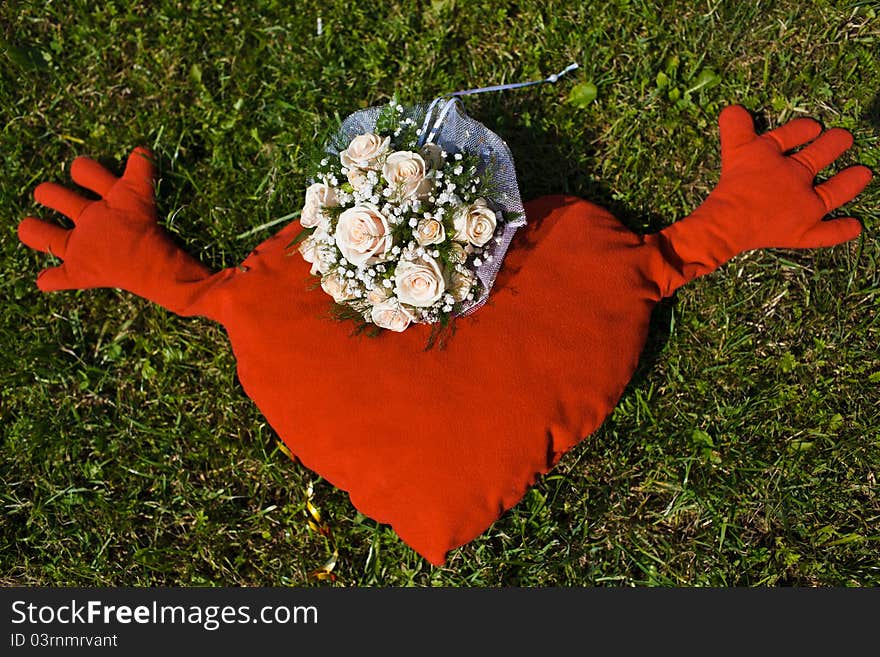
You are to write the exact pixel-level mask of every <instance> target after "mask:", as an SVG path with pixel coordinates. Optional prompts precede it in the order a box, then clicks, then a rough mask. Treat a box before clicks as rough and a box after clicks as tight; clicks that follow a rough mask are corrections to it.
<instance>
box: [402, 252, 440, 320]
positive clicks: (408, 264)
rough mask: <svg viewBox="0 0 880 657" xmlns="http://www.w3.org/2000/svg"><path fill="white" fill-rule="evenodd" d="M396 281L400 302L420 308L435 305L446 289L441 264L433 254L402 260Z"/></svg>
mask: <svg viewBox="0 0 880 657" xmlns="http://www.w3.org/2000/svg"><path fill="white" fill-rule="evenodd" d="M394 282H395V284H396V285H397V298H398V299H400V302H401V303H406V304H409V305H411V306H417V307H420V308H424V307H426V306H432V305H434V304H435V303H436V302H437V300H438V299H439V298H440V297H441V296H443V292H444V291H445V290H446V283H445V282H444V280H443V272H442V271H441V270H440V264H439V263H438V262H437V261H436V260H434V258H432V257H431V256H423V257H422V258H419V259H418V260H403V261H401V262H400V264H398V265H397V269H395V271H394Z"/></svg>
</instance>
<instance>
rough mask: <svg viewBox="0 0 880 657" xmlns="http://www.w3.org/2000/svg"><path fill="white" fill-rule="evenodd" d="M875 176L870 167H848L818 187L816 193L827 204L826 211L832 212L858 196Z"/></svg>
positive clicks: (859, 165) (858, 165)
mask: <svg viewBox="0 0 880 657" xmlns="http://www.w3.org/2000/svg"><path fill="white" fill-rule="evenodd" d="M873 175H874V174H872V173H871V170H870V169H869V168H868V167H866V166H862V165H861V164H857V165H855V166H852V167H847V168H846V169H844V170H843V171H841V172H840V173H838V174H837V175H836V176H832V177H831V178H829V179H828V180H826V181H825V182H823V183H822V184H821V185H816V193H817V194H818V195H819V196H820V198H821V199H822V201H823V202H824V203H825V209H826V210H827V211H828V212H831V211H832V210H834V209H835V208H839V207H840V206H841V205H843V204H844V203H849V202H850V201H852V200H853V199H854V198H855V197H856V196H858V195H859V194H860V193H861V191H862V190H863V189H864V188H865V187H866V186H867V185H868V183H869V182H871V178H872V177H873Z"/></svg>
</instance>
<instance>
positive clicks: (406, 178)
mask: <svg viewBox="0 0 880 657" xmlns="http://www.w3.org/2000/svg"><path fill="white" fill-rule="evenodd" d="M425 169H426V167H425V160H423V159H422V156H421V155H419V154H418V153H413V152H412V151H395V152H394V153H392V154H391V155H389V156H388V159H387V160H385V164H384V165H383V166H382V176H383V177H384V178H385V180H387V181H388V182H389V183H391V184H392V185H394V186H395V187H396V188H397V189H398V191H399V193H400V196H401V197H403V198H408V197H410V196H415V195H416V193H418V192H419V191H420V187H422V188H423V187H424V185H423V181H424V180H425ZM422 191H424V189H423V190H422Z"/></svg>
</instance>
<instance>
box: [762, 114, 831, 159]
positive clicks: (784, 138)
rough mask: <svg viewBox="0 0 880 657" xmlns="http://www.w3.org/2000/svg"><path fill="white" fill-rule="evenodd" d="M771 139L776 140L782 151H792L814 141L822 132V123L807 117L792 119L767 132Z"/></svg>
mask: <svg viewBox="0 0 880 657" xmlns="http://www.w3.org/2000/svg"><path fill="white" fill-rule="evenodd" d="M765 134H766V135H767V136H768V137H769V138H770V139H772V140H773V141H775V142H776V145H777V146H779V150H780V151H781V152H783V153H784V152H785V151H790V150H791V149H792V148H797V147H798V146H801V145H802V144H806V143H807V142H808V141H813V140H814V139H815V138H816V137H818V136H819V135H820V134H822V124H821V123H819V122H818V121H816V120H815V119H809V118H806V117H803V118H800V119H792V120H791V121H789V122H788V123H784V124H782V125H781V126H779V127H778V128H776V129H775V130H771V131H770V132H767V133H765Z"/></svg>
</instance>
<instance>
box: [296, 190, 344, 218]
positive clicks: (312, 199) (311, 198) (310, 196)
mask: <svg viewBox="0 0 880 657" xmlns="http://www.w3.org/2000/svg"><path fill="white" fill-rule="evenodd" d="M337 205H339V201H338V199H337V198H336V190H335V189H334V188H333V187H330V186H329V185H326V184H324V183H314V184H312V185H309V187H308V189H306V203H305V205H304V206H303V209H302V212H301V213H300V215H299V223H300V224H302V227H303V228H314V227H315V226H318V225H319V224H324V223H326V221H327V217H326V215H325V214H324V212H323V209H324V208H332V207H335V206H337Z"/></svg>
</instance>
